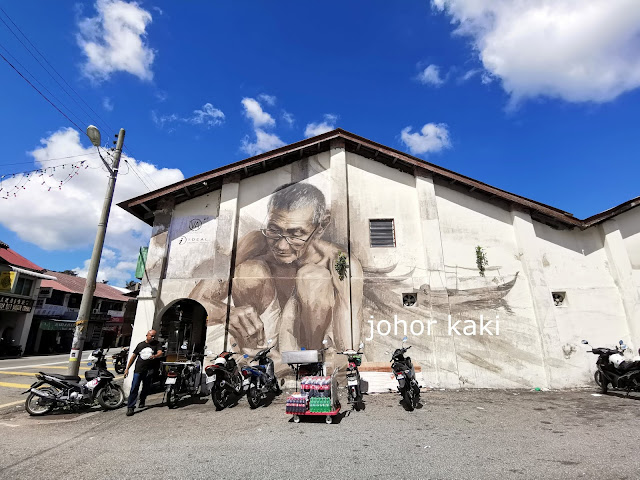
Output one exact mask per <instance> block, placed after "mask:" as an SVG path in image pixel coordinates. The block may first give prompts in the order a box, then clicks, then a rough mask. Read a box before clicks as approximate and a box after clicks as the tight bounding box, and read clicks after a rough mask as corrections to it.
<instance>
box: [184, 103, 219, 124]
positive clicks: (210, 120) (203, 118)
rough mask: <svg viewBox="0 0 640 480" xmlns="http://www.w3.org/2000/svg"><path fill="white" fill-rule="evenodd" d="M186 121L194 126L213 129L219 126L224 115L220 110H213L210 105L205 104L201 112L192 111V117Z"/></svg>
mask: <svg viewBox="0 0 640 480" xmlns="http://www.w3.org/2000/svg"><path fill="white" fill-rule="evenodd" d="M188 121H189V122H190V123H194V124H196V125H207V126H209V127H215V126H216V125H220V124H222V122H224V113H222V110H219V109H217V108H215V107H214V106H213V105H211V104H210V103H205V104H204V105H203V106H202V110H194V111H193V116H192V117H191V118H190V119H189V120H188Z"/></svg>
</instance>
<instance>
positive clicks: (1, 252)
mask: <svg viewBox="0 0 640 480" xmlns="http://www.w3.org/2000/svg"><path fill="white" fill-rule="evenodd" d="M0 263H8V264H9V265H13V266H15V267H20V268H24V269H26V270H33V271H34V272H38V273H41V272H44V268H42V267H39V266H38V265H36V264H35V263H33V262H31V261H30V260H27V259H26V258H24V257H23V256H22V255H20V254H19V253H17V252H15V251H13V250H11V249H10V248H9V245H7V244H6V243H4V242H0Z"/></svg>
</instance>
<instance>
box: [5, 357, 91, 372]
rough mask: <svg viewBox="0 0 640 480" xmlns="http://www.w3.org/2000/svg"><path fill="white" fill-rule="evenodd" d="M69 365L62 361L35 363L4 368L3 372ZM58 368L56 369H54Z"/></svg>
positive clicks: (86, 359)
mask: <svg viewBox="0 0 640 480" xmlns="http://www.w3.org/2000/svg"><path fill="white" fill-rule="evenodd" d="M88 360H89V359H88V358H85V359H84V360H83V362H86V361H88ZM65 363H66V364H69V362H68V361H64V362H51V363H37V364H35V365H19V366H17V367H4V368H3V370H17V369H18V368H39V367H47V366H49V365H61V364H65ZM56 368H58V367H56ZM63 368H67V367H63Z"/></svg>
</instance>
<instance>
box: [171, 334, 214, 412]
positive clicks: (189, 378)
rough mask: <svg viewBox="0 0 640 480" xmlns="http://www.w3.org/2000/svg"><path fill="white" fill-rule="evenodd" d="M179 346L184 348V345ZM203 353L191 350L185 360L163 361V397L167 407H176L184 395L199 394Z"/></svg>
mask: <svg viewBox="0 0 640 480" xmlns="http://www.w3.org/2000/svg"><path fill="white" fill-rule="evenodd" d="M181 348H184V349H186V345H183V346H182V347H181ZM203 358H204V355H202V354H199V353H195V352H191V358H190V359H189V360H187V361H186V362H164V363H163V365H164V367H165V368H166V369H167V378H166V380H165V387H166V390H165V398H166V400H167V406H168V407H169V408H176V407H177V406H178V402H179V401H180V400H181V399H182V398H184V397H185V396H186V395H190V396H192V397H194V396H200V386H201V384H202V359H203Z"/></svg>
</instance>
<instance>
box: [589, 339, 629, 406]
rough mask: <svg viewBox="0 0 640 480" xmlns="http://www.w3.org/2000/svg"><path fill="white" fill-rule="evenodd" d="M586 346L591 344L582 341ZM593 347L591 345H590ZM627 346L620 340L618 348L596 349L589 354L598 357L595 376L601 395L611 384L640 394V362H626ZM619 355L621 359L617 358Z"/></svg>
mask: <svg viewBox="0 0 640 480" xmlns="http://www.w3.org/2000/svg"><path fill="white" fill-rule="evenodd" d="M582 343H583V344H584V345H589V342H587V341H586V340H582ZM589 346H590V347H591V345H589ZM625 350H626V346H625V345H624V342H623V341H622V340H620V343H619V346H618V347H616V348H594V347H591V350H588V352H591V353H593V354H594V355H598V360H596V367H597V370H596V372H595V374H594V376H593V378H594V380H595V382H596V385H598V387H599V388H600V392H601V393H607V391H608V389H609V384H611V386H612V387H613V388H617V389H620V390H626V392H627V395H628V394H629V392H640V361H633V360H624V358H623V357H622V355H623V353H624V351H625ZM616 355H618V356H619V357H615V356H616Z"/></svg>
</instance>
